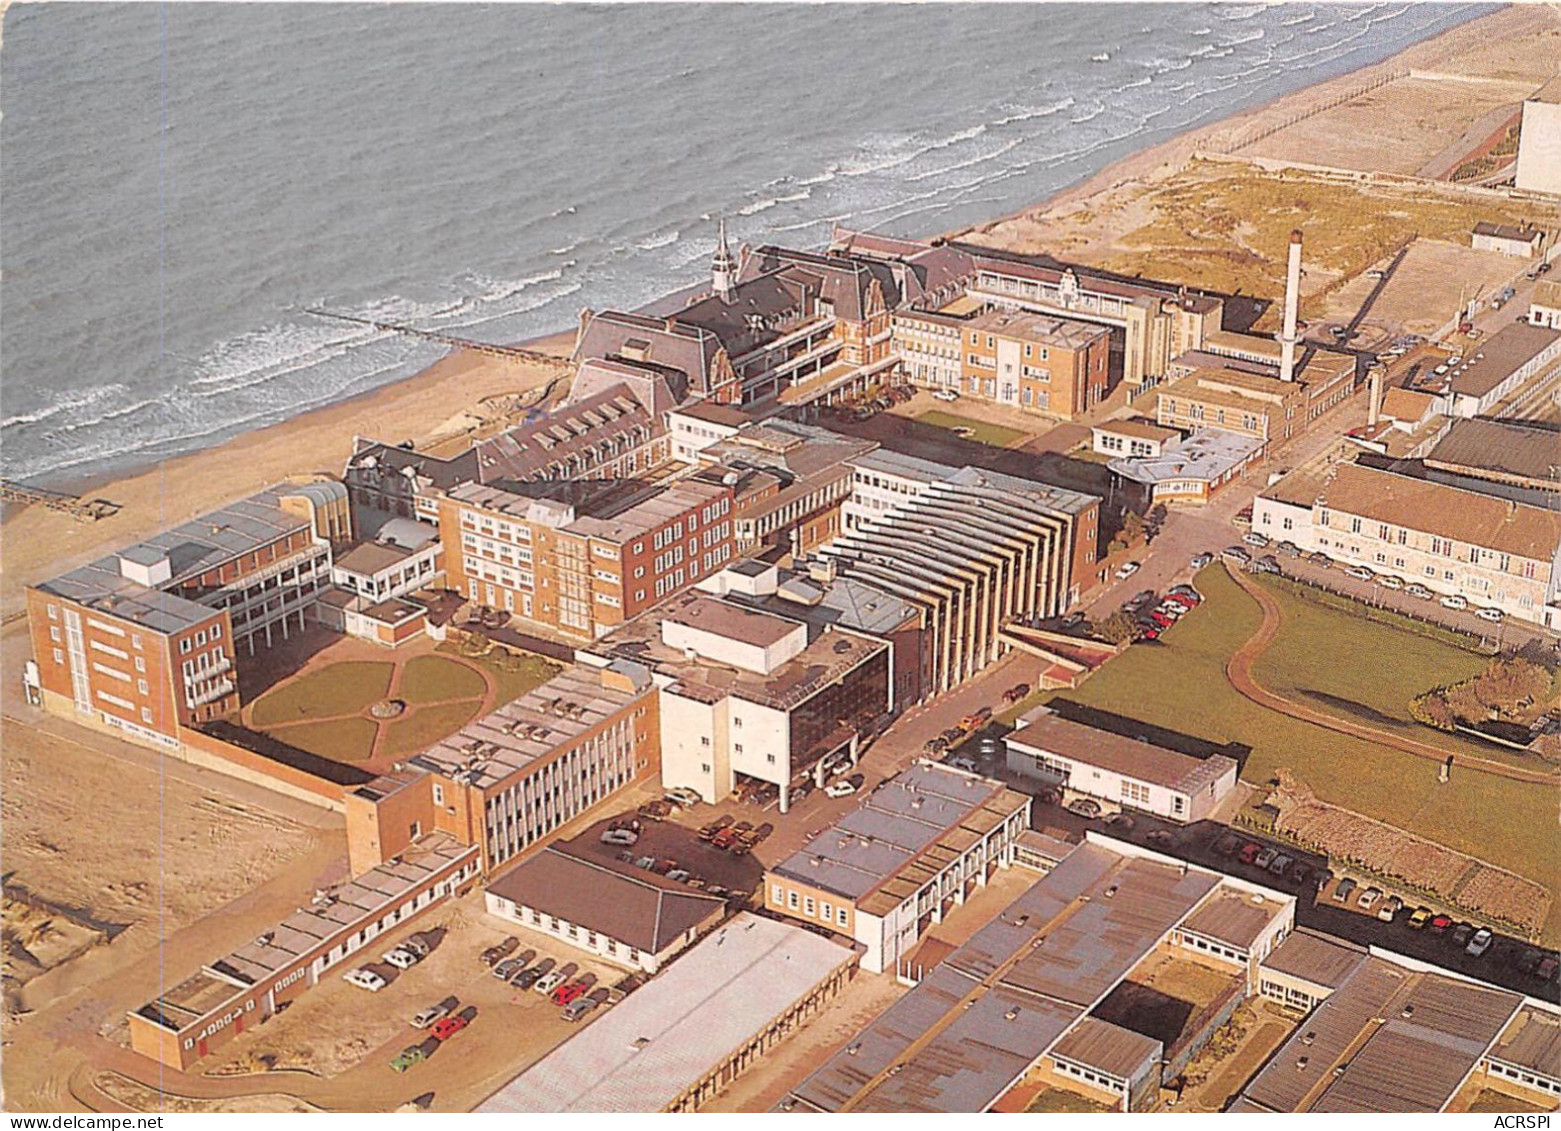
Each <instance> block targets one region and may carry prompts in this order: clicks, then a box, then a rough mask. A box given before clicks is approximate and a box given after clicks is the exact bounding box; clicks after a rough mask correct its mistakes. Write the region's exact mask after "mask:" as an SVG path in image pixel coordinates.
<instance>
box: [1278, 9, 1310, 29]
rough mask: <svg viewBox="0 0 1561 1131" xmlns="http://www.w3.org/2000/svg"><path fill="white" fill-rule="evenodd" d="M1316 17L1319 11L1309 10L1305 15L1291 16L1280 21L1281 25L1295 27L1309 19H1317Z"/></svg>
mask: <svg viewBox="0 0 1561 1131" xmlns="http://www.w3.org/2000/svg"><path fill="white" fill-rule="evenodd" d="M1316 18H1317V13H1316V12H1307V13H1306V14H1305V15H1302V16H1291V17H1290V18H1289V19H1287V20H1280V21H1279V26H1280V27H1294V26H1295V25H1296V24H1304V23H1305V22H1306V21H1307V20H1315V19H1316Z"/></svg>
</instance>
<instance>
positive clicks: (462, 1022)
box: [428, 1013, 467, 1041]
mask: <svg viewBox="0 0 1561 1131" xmlns="http://www.w3.org/2000/svg"><path fill="white" fill-rule="evenodd" d="M466 1025H467V1021H466V1018H464V1017H462V1016H461V1015H460V1014H459V1013H457V1014H456V1015H455V1016H454V1017H446V1018H444V1019H443V1020H441V1021H435V1022H434V1025H433V1028H431V1029H429V1030H428V1031H429V1032H430V1033H432V1034H433V1035H434V1036H435V1037H436V1038H438V1039H439V1040H441V1041H448V1040H449V1039H450V1038H451V1037H453V1036H455V1035H456V1034H457V1033H459V1032H460V1031H461V1030H462V1029H464V1028H466Z"/></svg>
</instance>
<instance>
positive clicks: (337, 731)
mask: <svg viewBox="0 0 1561 1131" xmlns="http://www.w3.org/2000/svg"><path fill="white" fill-rule="evenodd" d="M378 733H379V724H378V723H376V722H374V720H372V719H362V718H358V719H331V720H329V721H328V722H323V723H302V724H300V725H299V726H295V727H284V728H283V729H282V730H279V731H276V732H275V734H274V737H275V738H277V739H279V740H280V741H282V742H286V743H288V744H289V745H292V746H296V747H298V748H299V749H300V750H307V751H309V752H310V753H311V754H318V755H320V757H322V758H330V759H331V760H332V761H335V762H366V761H368V759H369V755H370V754H372V753H373V752H374V738H375V736H376V735H377V734H378Z"/></svg>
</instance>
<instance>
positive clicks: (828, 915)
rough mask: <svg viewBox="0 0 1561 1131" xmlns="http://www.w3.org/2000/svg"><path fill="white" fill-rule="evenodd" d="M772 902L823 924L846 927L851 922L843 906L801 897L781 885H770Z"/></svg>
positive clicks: (847, 911)
mask: <svg viewBox="0 0 1561 1131" xmlns="http://www.w3.org/2000/svg"><path fill="white" fill-rule="evenodd" d="M770 901H771V902H772V903H774V904H775V906H777V907H785V908H786V909H787V910H789V911H800V912H802V915H803V917H804V918H808V919H817V920H818V921H819V922H821V923H828V924H830V925H831V926H837V927H844V926H846V925H847V923H848V922H849V921H850V912H849V910H848V909H847V908H845V907H843V906H839V907H837V906H835V905H834V904H832V903H830V901H829V900H827V899H815V898H814V897H813V896H811V895H800V894H798V893H797V892H796V891H793V890H792V889H791V888H787V887H783V886H782V885H780V884H771V885H770Z"/></svg>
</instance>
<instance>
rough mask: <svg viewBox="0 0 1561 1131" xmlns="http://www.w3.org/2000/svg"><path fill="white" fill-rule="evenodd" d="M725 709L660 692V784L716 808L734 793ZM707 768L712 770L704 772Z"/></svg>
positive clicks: (720, 705) (717, 704)
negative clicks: (679, 789)
mask: <svg viewBox="0 0 1561 1131" xmlns="http://www.w3.org/2000/svg"><path fill="white" fill-rule="evenodd" d="M726 705H727V701H726V700H724V699H723V700H722V701H721V702H720V703H716V704H714V705H711V704H707V703H701V702H699V701H697V700H695V699H687V698H684V697H683V696H681V695H678V694H676V693H675V692H672V691H668V690H666V689H665V688H663V689H662V691H661V784H662V785H663V786H665V787H666V788H668V789H671V788H673V787H674V786H685V787H687V788H689V789H692V790H694V791H695V792H697V793H698V794H699V796H700V797H702V798H704V799H705V800H706V801H708V802H710V803H712V804H714V803H715V802H717V801H722V800H725V798H726V795H727V794H729V793H730V792H731V791H732V773H731V766H730V763H729V761H728V754H727V750H726V734H727V720H726ZM706 766H709V767H710V768H709V769H708V770H707V769H705V767H706Z"/></svg>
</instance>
